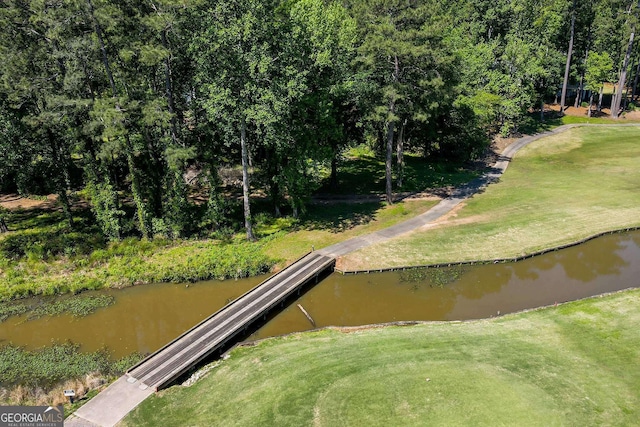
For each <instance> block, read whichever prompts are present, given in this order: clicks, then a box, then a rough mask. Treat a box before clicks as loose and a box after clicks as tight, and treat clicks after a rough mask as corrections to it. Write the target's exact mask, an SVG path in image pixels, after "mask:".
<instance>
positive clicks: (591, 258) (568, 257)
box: [558, 235, 628, 283]
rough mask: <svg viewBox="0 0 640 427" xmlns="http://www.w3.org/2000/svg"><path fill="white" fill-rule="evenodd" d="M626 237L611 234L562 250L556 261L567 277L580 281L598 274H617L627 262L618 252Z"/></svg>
mask: <svg viewBox="0 0 640 427" xmlns="http://www.w3.org/2000/svg"><path fill="white" fill-rule="evenodd" d="M627 239H628V237H627V236H624V235H612V236H606V237H601V238H598V239H596V240H592V241H591V242H588V243H585V244H582V245H579V246H576V247H574V248H571V250H567V251H563V253H562V256H560V257H559V258H560V259H559V260H558V262H559V263H560V264H561V265H562V267H563V268H564V271H565V273H566V275H567V277H570V278H572V279H576V280H579V281H581V282H584V283H586V282H590V281H593V280H594V279H596V278H598V277H599V276H604V275H618V274H620V270H621V269H622V267H625V266H627V265H628V263H627V262H626V261H625V260H624V259H623V258H622V257H621V256H620V255H619V254H618V252H619V251H621V250H623V249H624V244H623V242H624V241H625V240H627Z"/></svg>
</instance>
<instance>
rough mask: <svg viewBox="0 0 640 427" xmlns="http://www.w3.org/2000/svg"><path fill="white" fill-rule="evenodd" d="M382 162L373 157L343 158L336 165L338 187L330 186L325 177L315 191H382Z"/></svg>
mask: <svg viewBox="0 0 640 427" xmlns="http://www.w3.org/2000/svg"><path fill="white" fill-rule="evenodd" d="M384 181H385V166H384V162H383V161H381V160H378V159H376V158H375V157H368V156H366V157H358V158H351V159H346V160H344V161H343V162H342V163H341V164H340V166H339V167H338V188H336V189H334V188H331V183H330V178H326V179H325V180H324V181H323V183H322V185H321V186H320V188H319V189H318V191H317V193H320V194H324V193H327V194H376V193H382V192H383V191H384Z"/></svg>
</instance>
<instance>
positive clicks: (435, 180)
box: [316, 153, 479, 195]
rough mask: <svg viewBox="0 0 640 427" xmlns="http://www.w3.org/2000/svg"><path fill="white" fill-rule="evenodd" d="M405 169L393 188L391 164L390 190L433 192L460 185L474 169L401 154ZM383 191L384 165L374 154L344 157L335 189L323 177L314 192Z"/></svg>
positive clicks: (476, 172) (324, 193)
mask: <svg viewBox="0 0 640 427" xmlns="http://www.w3.org/2000/svg"><path fill="white" fill-rule="evenodd" d="M404 158H405V168H404V176H403V184H402V187H397V178H398V177H397V175H396V174H397V168H396V166H395V165H394V167H393V169H394V175H393V185H394V190H393V191H394V192H413V193H415V192H422V191H435V190H437V189H440V188H447V187H455V186H458V185H460V184H464V183H466V182H468V181H470V180H472V179H473V178H475V177H476V176H478V173H479V172H478V171H477V170H476V168H473V167H469V165H465V164H460V163H453V162H444V161H434V160H432V159H425V158H424V157H422V156H419V155H414V154H410V153H407V154H405V157H404ZM384 192H385V164H384V161H382V160H380V159H376V158H374V157H359V158H352V159H346V160H344V161H343V162H342V164H341V165H340V166H339V168H338V188H337V189H333V188H331V186H330V178H326V179H325V180H324V181H323V183H322V185H321V187H320V188H319V189H318V191H317V192H316V194H318V195H347V194H359V195H372V194H384Z"/></svg>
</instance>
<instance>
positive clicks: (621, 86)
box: [611, 25, 636, 119]
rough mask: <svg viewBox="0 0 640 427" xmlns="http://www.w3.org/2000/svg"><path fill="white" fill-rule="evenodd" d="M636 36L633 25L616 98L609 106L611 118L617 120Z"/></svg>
mask: <svg viewBox="0 0 640 427" xmlns="http://www.w3.org/2000/svg"><path fill="white" fill-rule="evenodd" d="M635 35H636V27H635V25H634V26H633V27H632V28H631V34H630V35H629V44H628V45H627V53H626V54H625V56H624V62H623V64H622V69H621V70H620V81H619V82H618V89H617V90H616V96H615V98H614V102H613V103H612V105H611V117H612V118H614V119H617V118H618V115H619V114H620V104H621V101H622V90H623V89H624V86H625V85H626V83H627V68H628V67H629V59H630V58H631V51H632V50H633V40H634V38H635Z"/></svg>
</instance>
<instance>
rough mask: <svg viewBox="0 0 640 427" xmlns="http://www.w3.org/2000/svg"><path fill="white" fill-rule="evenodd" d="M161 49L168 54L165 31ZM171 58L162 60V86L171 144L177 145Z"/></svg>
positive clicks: (164, 31)
mask: <svg viewBox="0 0 640 427" xmlns="http://www.w3.org/2000/svg"><path fill="white" fill-rule="evenodd" d="M161 35H162V47H164V48H165V49H166V50H167V52H169V51H170V50H169V42H168V41H167V30H166V29H164V30H162V34H161ZM171 78H172V77H171V57H170V56H169V55H167V58H166V59H165V60H164V86H165V91H166V94H167V107H168V108H169V114H171V142H173V144H174V145H177V144H178V126H177V125H176V108H175V103H174V100H173V87H172V84H171Z"/></svg>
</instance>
